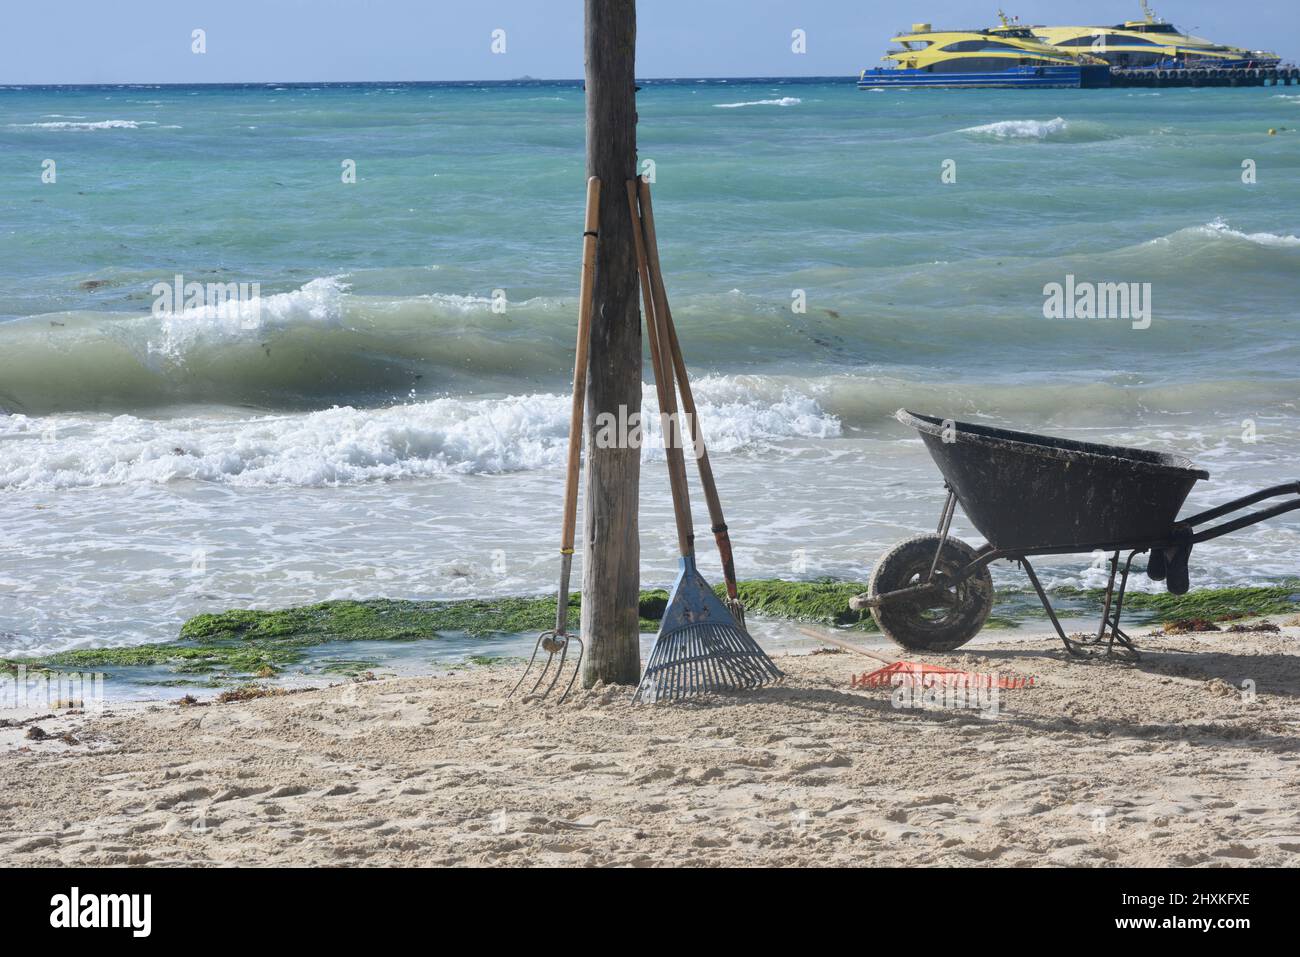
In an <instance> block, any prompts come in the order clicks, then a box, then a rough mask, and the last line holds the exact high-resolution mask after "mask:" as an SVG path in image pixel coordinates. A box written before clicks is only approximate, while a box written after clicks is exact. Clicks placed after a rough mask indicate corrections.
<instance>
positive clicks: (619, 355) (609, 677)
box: [581, 0, 641, 687]
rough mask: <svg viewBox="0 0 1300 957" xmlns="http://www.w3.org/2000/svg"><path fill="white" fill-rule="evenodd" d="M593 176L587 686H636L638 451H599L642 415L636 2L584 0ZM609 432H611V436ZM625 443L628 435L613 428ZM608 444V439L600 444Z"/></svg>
mask: <svg viewBox="0 0 1300 957" xmlns="http://www.w3.org/2000/svg"><path fill="white" fill-rule="evenodd" d="M585 59H586V79H587V175H588V176H598V177H600V181H601V183H602V185H603V189H602V190H601V196H600V244H599V252H598V254H597V258H596V285H595V296H594V300H593V316H592V327H591V358H590V364H589V365H588V376H587V419H586V421H587V427H586V428H587V469H586V477H587V482H586V495H585V498H584V508H583V511H584V522H583V549H582V631H581V634H582V637H583V639H584V640H585V641H586V643H587V654H586V657H585V659H584V662H583V669H582V681H583V684H584V685H585V686H586V687H591V686H592V685H593V684H595V683H596V682H597V681H607V682H614V683H618V684H636V683H637V680H638V678H639V677H640V672H641V655H640V634H639V631H640V629H639V627H638V623H639V616H638V614H637V599H638V596H639V593H640V587H641V576H640V571H641V545H640V540H639V538H638V529H637V502H638V499H639V495H640V481H641V451H640V449H637V448H625V447H622V446H625V445H626V444H627V443H626V442H623V441H619V442H618V443H616V446H618V447H605V448H601V447H599V446H598V444H597V443H596V441H595V435H596V434H597V433H598V432H599V431H600V427H601V424H602V420H605V419H607V418H608V417H609V416H613V421H615V422H620V423H621V422H624V421H626V420H627V418H628V416H630V415H633V414H639V413H640V411H641V317H640V311H639V309H638V303H637V266H636V253H635V250H634V247H633V245H632V225H631V217H630V214H629V212H628V206H627V191H626V190H625V189H624V185H623V184H624V183H626V182H627V181H628V180H629V179H631V178H632V177H633V176H635V175H636V78H635V64H636V0H586V44H585ZM610 431H611V430H609V429H608V428H606V430H605V432H606V435H608V434H609V432H610ZM617 433H618V435H619V436H620V437H622V436H623V435H624V432H623V430H622V429H621V428H620V429H618V430H617ZM601 444H603V445H608V444H609V443H601Z"/></svg>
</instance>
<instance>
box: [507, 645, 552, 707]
mask: <svg viewBox="0 0 1300 957" xmlns="http://www.w3.org/2000/svg"><path fill="white" fill-rule="evenodd" d="M545 638H546V633H543V634H540V635H538V636H537V643H536V644H535V645H533V656H532V657H531V658H529V659H528V667H527V668H525V669H524V673H523V674H521V675H520V676H519V680H518V681H516V682H515V686H514V687H513V688H511V689H510V694H508V695H506V697H507V698H513V697H514V694H515V692H516V691H518V690H519V686H520V685H521V684H523V683H524V682H525V681H526V680H528V672H530V671H532V670H533V663H534V662H535V661H537V653H538V652H539V651H541V650H542V641H543V639H545ZM531 693H532V692H529V694H531Z"/></svg>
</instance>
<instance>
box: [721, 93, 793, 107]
mask: <svg viewBox="0 0 1300 957" xmlns="http://www.w3.org/2000/svg"><path fill="white" fill-rule="evenodd" d="M802 102H803V100H801V99H799V97H797V96H783V97H781V98H780V99H779V100H745V101H744V102H743V103H714V104H713V105H714V106H715V107H717V108H718V109H720V110H735V109H739V108H740V107H742V106H797V105H798V104H800V103H802Z"/></svg>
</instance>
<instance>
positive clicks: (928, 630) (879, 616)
mask: <svg viewBox="0 0 1300 957" xmlns="http://www.w3.org/2000/svg"><path fill="white" fill-rule="evenodd" d="M938 548H939V536H938V535H918V536H917V537H916V538H909V539H908V540H907V541H905V542H899V543H898V544H897V545H895V546H894V547H893V548H891V549H890V550H889V551H888V552H886V553H885V554H884V555H883V556H881V558H880V560H879V561H878V562H876V569H875V571H874V572H873V573H872V575H871V592H870V594H871V596H872V597H873V598H875V597H877V596H879V595H883V594H887V593H888V592H892V591H898V590H900V589H903V588H908V587H909V586H914V585H918V584H920V583H921V582H924V581H925V580H926V578H927V577H928V576H929V574H930V563H931V562H933V561H934V553H935V551H936V550H937V549H938ZM974 560H975V550H974V549H973V548H971V547H970V546H969V545H967V544H966V543H965V542H961V541H958V540H957V539H955V538H949V539H947V541H946V542H945V543H944V546H943V551H942V553H941V554H940V555H939V562H938V565H937V566H936V567H935V577H936V579H947V584H946V585H945V586H944V587H943V588H942V589H941V590H939V591H938V592H936V593H935V594H934V595H933V596H930V597H925V598H914V597H900V598H895V599H891V600H887V601H885V602H882V603H881V604H879V605H875V606H873V607H872V609H871V616H872V617H873V618H875V619H876V624H877V625H879V626H880V630H881V631H882V632H884V634H885V635H886V637H888V638H889V639H890V640H892V641H894V642H895V643H896V644H899V645H902V646H903V647H904V648H907V649H908V650H910V651H932V652H942V651H952V650H953V649H954V648H958V647H960V646H962V645H964V644H966V642H968V641H970V640H971V639H972V638H974V637H975V636H976V635H977V634H979V630H980V629H981V628H983V627H984V622H985V621H986V620H987V619H988V617H989V611H990V610H992V608H993V576H992V575H990V574H989V569H988V566H987V565H985V566H983V567H981V568H980V569H979V570H978V571H977V572H975V573H974V574H972V575H970V576H969V577H968V578H965V579H962V580H960V581H957V580H955V579H956V575H957V573H958V572H959V571H960V570H961V569H962V568H965V567H966V566H967V565H968V564H970V563H971V562H972V561H974Z"/></svg>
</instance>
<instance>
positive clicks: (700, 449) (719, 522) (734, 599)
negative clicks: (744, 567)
mask: <svg viewBox="0 0 1300 957" xmlns="http://www.w3.org/2000/svg"><path fill="white" fill-rule="evenodd" d="M638 183H639V184H640V185H639V186H638V187H637V189H638V190H639V192H640V196H641V219H642V221H643V222H644V223H645V235H646V237H647V238H646V260H647V265H648V267H649V271H650V282H651V285H652V287H653V290H654V296H655V303H656V305H657V306H658V305H662V306H663V318H664V321H663V324H664V325H665V326H667V328H668V337H667V338H668V343H667V344H668V346H669V349H668V350H666V351H670V352H671V354H672V360H673V370H674V372H675V373H676V378H677V385H678V388H679V389H680V391H681V394H682V411H683V412H684V413H685V414H686V420H687V424H688V425H689V426H690V430H691V446H692V448H693V449H694V450H695V463H696V465H698V466H699V469H700V485H702V486H703V487H704V499H705V501H706V502H707V503H708V506H709V521H710V522H712V523H713V525H712V528H711V529H710V531H712V532H713V540H714V541H715V542H716V543H717V546H718V557H719V558H721V559H722V578H723V581H724V583H725V584H726V586H727V597H726V598H725V599H723V604H724V605H726V606H727V610H728V611H729V612H731V617H733V618H735V619H736V624H737V625H739V626H740V627H741V628H744V627H745V606H744V604H742V603H741V600H740V594H739V591H738V589H737V587H736V563H735V561H734V559H733V558H732V556H731V535H730V534H729V533H728V532H727V520H726V519H725V518H724V517H723V515H722V499H720V498H719V497H718V485H717V483H716V482H715V481H714V478H713V466H712V465H711V464H710V462H709V452H708V449H707V448H706V447H705V445H704V433H703V432H702V431H701V430H700V417H699V414H698V412H697V411H696V407H695V396H694V395H693V394H692V393H691V382H690V379H689V378H688V377H687V375H686V360H684V359H683V358H682V347H681V343H679V342H678V341H677V327H676V325H674V324H673V311H672V309H670V308H669V307H668V292H667V289H666V287H665V286H664V274H663V269H662V268H661V266H660V263H659V244H658V237H657V234H656V233H655V214H654V208H653V206H652V205H651V203H650V184H649V183H647V182H646V181H645V180H643V179H638ZM746 630H748V629H746Z"/></svg>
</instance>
